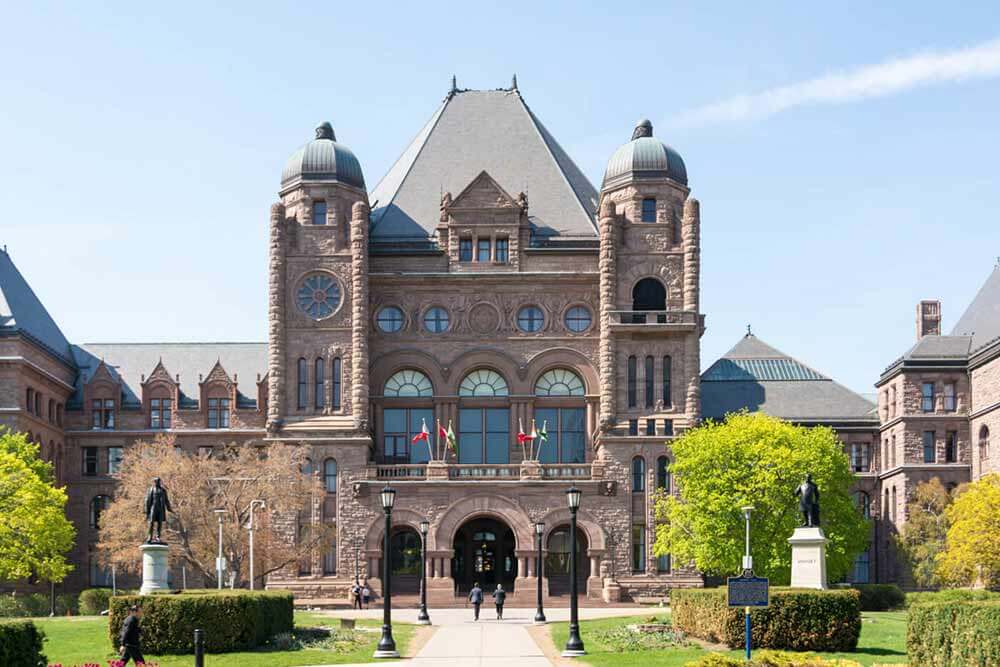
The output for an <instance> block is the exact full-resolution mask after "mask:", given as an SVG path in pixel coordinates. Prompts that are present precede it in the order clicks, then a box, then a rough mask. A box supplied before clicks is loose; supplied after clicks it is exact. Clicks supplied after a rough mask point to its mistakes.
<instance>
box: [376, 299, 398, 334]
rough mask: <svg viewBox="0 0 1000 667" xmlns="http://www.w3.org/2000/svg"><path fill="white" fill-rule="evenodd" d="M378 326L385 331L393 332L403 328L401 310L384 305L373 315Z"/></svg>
mask: <svg viewBox="0 0 1000 667" xmlns="http://www.w3.org/2000/svg"><path fill="white" fill-rule="evenodd" d="M375 323H376V324H378V328H379V329H381V330H382V331H384V332H386V333H395V332H397V331H399V330H400V329H402V328H403V311H402V310H400V309H399V308H397V307H396V306H386V307H385V308H382V309H380V310H379V311H378V315H376V316H375Z"/></svg>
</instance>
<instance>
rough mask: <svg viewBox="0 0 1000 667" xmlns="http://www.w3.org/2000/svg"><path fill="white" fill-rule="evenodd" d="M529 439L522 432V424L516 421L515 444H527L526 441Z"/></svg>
mask: <svg viewBox="0 0 1000 667" xmlns="http://www.w3.org/2000/svg"><path fill="white" fill-rule="evenodd" d="M530 439H531V438H529V437H528V434H527V433H525V432H524V424H522V423H521V420H520V419H518V420H517V442H518V444H521V445H523V444H524V443H526V442H528V440H530Z"/></svg>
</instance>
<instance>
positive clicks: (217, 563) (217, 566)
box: [215, 510, 226, 591]
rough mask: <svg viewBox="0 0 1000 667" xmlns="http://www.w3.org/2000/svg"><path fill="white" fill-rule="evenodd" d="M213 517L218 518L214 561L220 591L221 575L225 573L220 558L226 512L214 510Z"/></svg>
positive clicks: (223, 564)
mask: <svg viewBox="0 0 1000 667" xmlns="http://www.w3.org/2000/svg"><path fill="white" fill-rule="evenodd" d="M215 516H217V517H218V518H219V555H218V556H217V557H216V559H215V574H216V579H218V580H219V590H220V591H221V590H222V573H223V572H225V571H226V561H225V559H224V558H223V557H222V522H223V520H224V519H225V518H226V510H215Z"/></svg>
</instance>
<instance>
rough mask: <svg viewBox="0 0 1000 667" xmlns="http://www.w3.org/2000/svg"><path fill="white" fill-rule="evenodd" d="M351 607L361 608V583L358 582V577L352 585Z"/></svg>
mask: <svg viewBox="0 0 1000 667" xmlns="http://www.w3.org/2000/svg"><path fill="white" fill-rule="evenodd" d="M351 609H361V584H359V583H358V580H357V579H355V580H354V585H353V586H351Z"/></svg>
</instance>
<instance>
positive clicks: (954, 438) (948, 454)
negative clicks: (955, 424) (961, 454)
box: [944, 431, 958, 463]
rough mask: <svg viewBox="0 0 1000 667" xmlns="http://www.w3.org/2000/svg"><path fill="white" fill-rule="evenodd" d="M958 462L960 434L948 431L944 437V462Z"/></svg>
mask: <svg viewBox="0 0 1000 667" xmlns="http://www.w3.org/2000/svg"><path fill="white" fill-rule="evenodd" d="M956 461H958V433H957V432H955V431H948V432H947V433H945V436H944V462H945V463H955V462H956Z"/></svg>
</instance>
